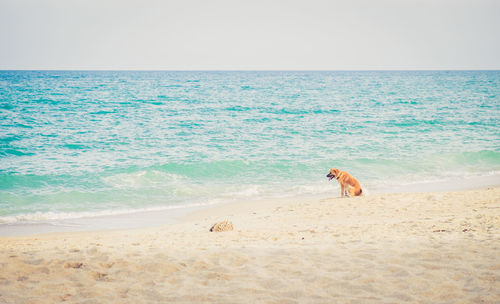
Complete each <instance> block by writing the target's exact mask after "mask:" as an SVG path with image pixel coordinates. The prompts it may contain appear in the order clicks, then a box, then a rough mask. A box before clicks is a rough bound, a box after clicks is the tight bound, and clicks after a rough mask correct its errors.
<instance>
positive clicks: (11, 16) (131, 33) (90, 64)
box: [0, 0, 500, 70]
mask: <svg viewBox="0 0 500 304" xmlns="http://www.w3.org/2000/svg"><path fill="white" fill-rule="evenodd" d="M0 69H146V70H360V69H361V70H372V69H500V1H499V0H380V1H376V0H345V1H336V0H333V1H327V0H304V1H293V0H289V1H277V0H263V1H261V0H247V1H238V0H175V1H171V0H0Z"/></svg>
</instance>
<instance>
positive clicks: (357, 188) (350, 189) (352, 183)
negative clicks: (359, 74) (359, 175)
mask: <svg viewBox="0 0 500 304" xmlns="http://www.w3.org/2000/svg"><path fill="white" fill-rule="evenodd" d="M326 177H328V181H331V180H332V179H334V178H335V179H337V181H338V182H339V184H340V196H344V195H347V196H359V195H361V193H363V190H362V189H361V185H360V184H359V182H358V180H357V179H355V178H354V177H353V176H352V175H350V174H349V173H347V172H345V171H342V170H339V169H335V168H332V169H330V172H329V173H328V174H327V175H326Z"/></svg>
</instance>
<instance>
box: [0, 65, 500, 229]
mask: <svg viewBox="0 0 500 304" xmlns="http://www.w3.org/2000/svg"><path fill="white" fill-rule="evenodd" d="M0 117H1V118H0V223H16V222H25V221H39V220H54V219H64V218H72V217H80V216H93V215H104V214H113V213H121V212H134V211H137V210H160V209H168V208H177V207H182V206H194V205H205V204H214V203H219V202H226V201H234V200H243V199H258V198H264V197H283V196H295V195H302V194H304V195H309V194H314V195H316V194H325V195H326V194H330V195H337V194H338V193H337V192H338V186H337V185H336V184H335V183H328V181H327V179H326V177H325V175H326V174H327V171H328V170H329V169H330V168H331V167H338V168H341V169H344V170H347V171H349V172H350V173H352V174H353V175H354V176H356V177H357V178H358V180H359V181H360V182H361V184H362V186H363V188H364V189H366V191H367V192H368V193H369V192H370V191H374V190H377V189H381V188H384V187H393V186H395V185H406V184H412V183H420V182H440V181H455V180H456V179H457V178H464V179H467V178H473V177H481V176H483V177H484V176H486V177H488V176H490V177H491V178H492V179H498V176H499V170H500V128H499V127H500V122H499V119H500V71H453V72H452V71H438V72H435V71H433V72H426V71H418V72H417V71H404V72H396V71H393V72H389V71H387V72H92V71H78V72H77V71H0Z"/></svg>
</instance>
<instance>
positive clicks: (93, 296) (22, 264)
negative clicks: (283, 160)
mask: <svg viewBox="0 0 500 304" xmlns="http://www.w3.org/2000/svg"><path fill="white" fill-rule="evenodd" d="M222 220H230V221H231V222H232V223H233V224H234V230H233V231H228V232H220V233H214V232H209V228H210V227H211V225H213V224H214V223H215V222H218V221H222ZM499 244H500V187H498V186H497V187H489V188H482V189H475V190H464V191H454V192H446V191H444V192H421V193H392V194H385V193H377V194H369V195H366V196H361V197H355V198H339V197H330V198H323V199H317V200H309V199H295V200H292V201H291V200H286V199H285V200H269V201H261V202H260V203H259V204H255V203H252V204H248V203H236V204H226V205H221V206H216V207H212V208H207V209H205V210H198V211H194V212H192V213H190V214H187V215H184V216H182V217H180V218H179V221H177V222H176V223H173V224H170V225H166V226H162V227H150V228H138V229H122V230H113V231H87V232H60V233H53V234H43V235H29V236H19V237H0V261H2V263H0V302H7V303H35V302H36V303H54V302H60V301H70V302H72V303H80V302H84V301H87V302H91V303H97V302H101V303H102V302H134V303H151V302H174V303H176V302H219V303H248V302H249V301H250V302H267V303H304V302H307V303H311V302H312V303H325V302H332V301H334V302H371V303H377V302H423V301H429V302H460V301H464V302H468V303H475V302H478V303H495V302H498V301H499V300H500V285H499V282H500V263H499V261H498V251H499V249H500V248H499Z"/></svg>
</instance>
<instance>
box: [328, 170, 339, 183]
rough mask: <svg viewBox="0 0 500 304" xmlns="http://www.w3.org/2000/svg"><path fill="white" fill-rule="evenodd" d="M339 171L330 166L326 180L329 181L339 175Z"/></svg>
mask: <svg viewBox="0 0 500 304" xmlns="http://www.w3.org/2000/svg"><path fill="white" fill-rule="evenodd" d="M339 172H340V170H339V169H335V168H331V169H330V172H328V174H327V175H326V177H328V181H331V180H332V179H334V178H336V177H337V176H338V175H339Z"/></svg>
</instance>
